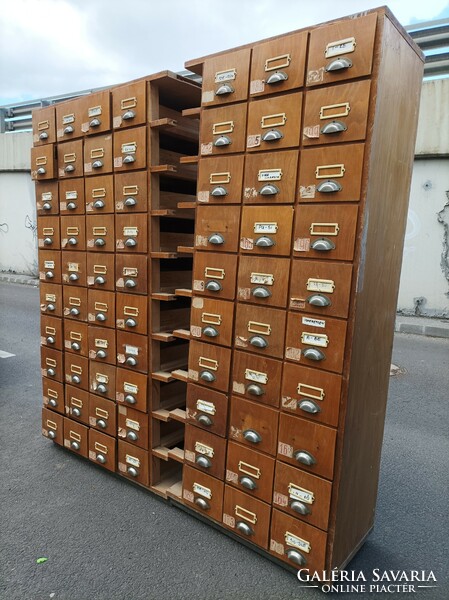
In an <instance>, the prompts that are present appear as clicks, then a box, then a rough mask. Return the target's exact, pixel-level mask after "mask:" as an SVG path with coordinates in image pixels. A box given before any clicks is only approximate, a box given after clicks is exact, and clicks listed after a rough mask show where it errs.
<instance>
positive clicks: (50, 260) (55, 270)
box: [37, 250, 62, 285]
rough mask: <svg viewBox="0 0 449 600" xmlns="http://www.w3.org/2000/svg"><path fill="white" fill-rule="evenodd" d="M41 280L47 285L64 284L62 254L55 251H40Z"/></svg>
mask: <svg viewBox="0 0 449 600" xmlns="http://www.w3.org/2000/svg"><path fill="white" fill-rule="evenodd" d="M37 258H38V263H39V280H40V281H42V282H45V283H55V284H58V285H60V284H61V283H62V272H61V253H60V252H59V251H53V250H40V251H39V253H38V257H37Z"/></svg>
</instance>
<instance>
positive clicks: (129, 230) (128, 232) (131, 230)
mask: <svg viewBox="0 0 449 600" xmlns="http://www.w3.org/2000/svg"><path fill="white" fill-rule="evenodd" d="M138 234H139V229H138V227H123V235H124V236H125V237H128V236H131V237H136V236H137V235H138Z"/></svg>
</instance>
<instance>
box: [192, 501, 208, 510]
mask: <svg viewBox="0 0 449 600" xmlns="http://www.w3.org/2000/svg"><path fill="white" fill-rule="evenodd" d="M195 504H196V505H197V506H199V507H200V508H202V509H203V510H209V509H210V504H209V502H208V501H207V500H205V499H204V498H195Z"/></svg>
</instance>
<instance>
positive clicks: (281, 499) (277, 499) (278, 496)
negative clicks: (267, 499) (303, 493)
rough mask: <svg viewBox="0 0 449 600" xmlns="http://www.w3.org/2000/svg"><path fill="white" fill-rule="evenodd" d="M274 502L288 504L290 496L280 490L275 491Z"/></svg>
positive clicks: (280, 504) (281, 504)
mask: <svg viewBox="0 0 449 600" xmlns="http://www.w3.org/2000/svg"><path fill="white" fill-rule="evenodd" d="M273 504H277V505H278V506H288V497H287V496H285V495H284V494H280V493H279V492H274V494H273Z"/></svg>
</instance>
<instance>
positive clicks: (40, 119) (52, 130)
mask: <svg viewBox="0 0 449 600" xmlns="http://www.w3.org/2000/svg"><path fill="white" fill-rule="evenodd" d="M31 119H32V127H33V146H42V145H44V144H54V143H55V142H56V111H55V107H54V106H47V107H45V108H38V109H35V110H33V111H32V112H31Z"/></svg>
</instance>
